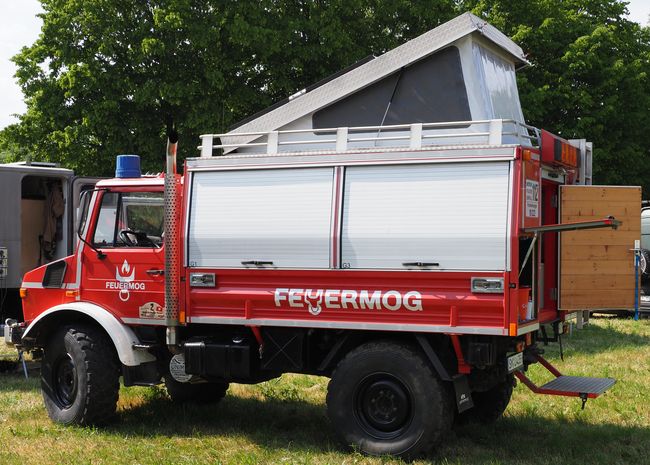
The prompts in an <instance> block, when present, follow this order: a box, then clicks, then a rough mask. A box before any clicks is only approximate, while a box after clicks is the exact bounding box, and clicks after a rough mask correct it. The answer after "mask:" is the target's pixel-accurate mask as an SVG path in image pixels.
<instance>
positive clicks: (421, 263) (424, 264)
mask: <svg viewBox="0 0 650 465" xmlns="http://www.w3.org/2000/svg"><path fill="white" fill-rule="evenodd" d="M439 265H440V264H439V263H436V262H404V263H402V266H418V267H423V266H439Z"/></svg>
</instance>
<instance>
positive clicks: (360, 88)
mask: <svg viewBox="0 0 650 465" xmlns="http://www.w3.org/2000/svg"><path fill="white" fill-rule="evenodd" d="M526 64H528V62H527V60H526V58H525V56H524V53H523V51H522V50H521V48H520V47H519V46H518V45H517V44H515V43H514V42H513V41H511V40H510V39H509V38H508V37H506V36H505V35H504V34H503V33H501V32H500V31H499V30H497V29H496V28H494V27H493V26H491V25H490V24H488V23H487V22H485V21H484V20H482V19H480V18H478V17H477V16H474V15H473V14H471V13H465V14H462V15H460V16H458V17H456V18H454V19H452V20H451V21H448V22H446V23H444V24H442V25H440V26H438V27H437V28H435V29H432V30H431V31H429V32H426V33H424V34H422V35H421V36H419V37H417V38H415V39H413V40H411V41H409V42H407V43H405V44H403V45H401V46H399V47H397V48H395V49H393V50H391V51H389V52H387V53H385V54H383V55H381V56H379V57H376V58H371V59H366V60H364V61H362V62H360V63H359V64H357V65H355V66H352V67H350V68H348V69H347V70H344V71H343V72H339V73H337V74H336V75H334V76H333V77H331V78H328V79H326V80H324V81H322V82H321V83H318V84H317V85H314V86H312V87H310V88H307V89H303V90H302V91H300V92H297V93H296V94H295V95H293V96H291V97H290V98H289V99H287V100H286V101H285V102H280V103H279V104H275V105H273V106H272V107H270V108H268V109H267V110H264V111H262V112H260V113H259V114H257V115H254V116H253V117H252V119H249V120H245V121H244V122H243V123H241V124H240V125H239V126H237V127H236V128H234V129H233V130H231V131H230V132H229V133H228V134H227V135H225V136H222V137H221V140H222V143H223V144H224V145H227V147H226V148H224V152H225V153H233V152H234V153H259V152H261V151H264V150H266V149H265V148H264V147H263V146H264V145H266V143H267V142H268V137H269V136H268V135H267V134H262V133H269V132H272V131H292V130H298V131H300V132H299V133H294V134H292V133H285V134H283V137H284V138H285V139H287V140H285V141H284V144H283V145H282V147H284V148H283V149H281V150H280V151H291V152H296V151H301V150H309V147H307V146H306V145H305V144H302V143H301V142H304V141H305V139H306V138H307V139H314V142H315V141H316V140H317V139H318V138H320V139H328V138H329V139H332V132H327V131H323V129H327V128H341V127H356V128H359V127H361V128H363V127H373V129H372V130H370V129H369V132H374V133H376V129H375V128H376V127H378V126H381V127H382V130H383V127H387V128H389V127H390V126H395V125H405V124H413V123H440V122H459V124H457V125H454V126H453V127H449V126H447V127H446V128H445V134H450V131H451V133H459V134H460V133H463V132H465V133H467V132H468V131H470V129H469V126H470V123H469V122H472V121H474V122H476V121H487V120H494V119H504V120H512V121H515V122H518V123H524V118H523V114H522V111H521V106H520V102H519V94H518V91H517V83H516V78H515V70H516V69H517V68H519V67H521V66H524V65H526ZM472 124H473V123H472ZM310 129H313V130H315V131H316V132H313V133H312V132H309V131H307V132H305V130H310ZM485 130H486V131H487V130H488V129H487V123H486V128H485ZM427 131H428V132H430V133H434V132H435V128H429V129H427V128H426V127H425V132H427ZM471 131H472V132H476V131H477V128H476V126H475V125H474V126H473V127H472V128H471ZM237 134H246V135H240V136H237ZM356 136H357V142H356V143H355V144H351V148H354V146H355V145H356V146H357V147H358V148H362V147H366V148H367V146H368V144H369V142H368V141H364V140H363V139H370V137H363V136H364V134H363V131H361V133H360V134H359V133H358V132H357V134H356ZM292 137H294V138H296V143H295V144H292V143H291V138H292ZM430 137H436V136H435V135H430ZM446 142H447V143H450V144H451V143H455V142H454V141H453V140H451V139H449V140H447V141H446ZM512 142H514V140H513V141H512ZM503 143H508V140H507V138H505V139H503ZM372 144H373V145H374V146H391V141H390V140H385V139H384V140H381V141H377V140H374V142H372ZM334 146H335V144H334V143H333V144H332V148H334ZM328 148H329V147H324V146H323V145H322V144H321V145H320V146H319V150H324V149H325V150H326V149H328Z"/></svg>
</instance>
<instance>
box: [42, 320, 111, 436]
mask: <svg viewBox="0 0 650 465" xmlns="http://www.w3.org/2000/svg"><path fill="white" fill-rule="evenodd" d="M118 366H119V365H118V360H117V356H116V354H115V349H114V347H113V343H112V341H111V340H110V339H109V338H108V336H107V335H106V334H105V333H104V332H103V331H102V330H100V329H98V328H96V327H93V326H87V325H79V326H75V327H67V328H63V329H61V330H60V331H58V332H56V333H55V334H54V335H53V336H52V337H51V338H50V340H49V341H48V343H47V344H46V346H45V352H44V354H43V361H42V363H41V390H42V392H43V400H44V401H45V408H46V409H47V413H48V415H49V416H50V418H51V419H52V420H54V421H56V422H59V423H63V424H76V425H98V424H103V423H106V422H108V421H109V420H110V419H111V418H112V417H113V416H114V415H115V409H116V407H117V399H118V394H119V389H120V384H119V375H120V373H119V368H118Z"/></svg>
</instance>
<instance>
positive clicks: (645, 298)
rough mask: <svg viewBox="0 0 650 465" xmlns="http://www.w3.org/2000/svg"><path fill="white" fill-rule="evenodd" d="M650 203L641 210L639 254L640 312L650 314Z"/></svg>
mask: <svg viewBox="0 0 650 465" xmlns="http://www.w3.org/2000/svg"><path fill="white" fill-rule="evenodd" d="M649 203H650V202H648V201H643V208H642V209H641V251H640V252H639V274H640V275H641V292H640V296H639V312H640V313H641V314H645V315H648V314H650V206H649V205H648V204H649Z"/></svg>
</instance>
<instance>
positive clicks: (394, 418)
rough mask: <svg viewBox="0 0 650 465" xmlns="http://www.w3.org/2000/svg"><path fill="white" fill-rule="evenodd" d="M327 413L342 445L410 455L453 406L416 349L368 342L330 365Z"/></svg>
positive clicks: (446, 424) (433, 437)
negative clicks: (331, 366)
mask: <svg viewBox="0 0 650 465" xmlns="http://www.w3.org/2000/svg"><path fill="white" fill-rule="evenodd" d="M327 413H328V416H329V418H330V422H331V423H332V425H333V427H334V428H335V430H336V431H337V433H338V434H339V436H340V438H341V440H342V441H343V442H344V443H345V444H346V445H352V446H353V447H358V448H359V449H360V450H361V451H362V452H365V453H367V454H371V455H384V454H390V455H396V456H400V457H402V458H405V459H412V458H415V457H417V456H419V455H421V454H423V453H426V452H428V451H429V450H430V449H431V448H432V447H433V446H434V445H435V444H436V443H437V442H438V441H439V440H440V438H441V437H442V435H443V434H444V433H445V432H446V431H448V430H449V428H450V427H451V422H452V418H453V405H452V399H451V396H450V393H449V391H448V389H447V388H446V386H445V385H444V384H443V383H442V382H441V381H440V380H439V379H438V377H437V376H436V375H435V374H434V373H433V371H432V369H431V367H430V365H429V364H428V363H427V361H426V360H425V359H424V358H423V356H422V354H421V353H420V352H419V351H418V350H416V349H415V348H414V347H412V346H410V345H406V344H399V343H393V342H371V343H367V344H364V345H362V346H360V347H358V348H356V349H355V350H353V351H352V352H350V353H349V354H348V355H347V356H346V357H345V358H344V359H343V360H342V361H341V362H340V363H339V364H338V366H337V367H336V370H335V371H334V373H333V374H332V380H331V381H330V383H329V386H328V389H327Z"/></svg>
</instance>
